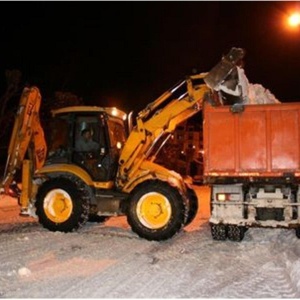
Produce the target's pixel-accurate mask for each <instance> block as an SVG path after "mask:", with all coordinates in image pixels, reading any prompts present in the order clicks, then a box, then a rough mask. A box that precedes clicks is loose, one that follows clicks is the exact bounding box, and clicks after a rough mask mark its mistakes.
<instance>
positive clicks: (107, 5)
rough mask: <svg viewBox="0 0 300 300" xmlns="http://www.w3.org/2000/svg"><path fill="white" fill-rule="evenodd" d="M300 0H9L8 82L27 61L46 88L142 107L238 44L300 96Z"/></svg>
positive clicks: (285, 97)
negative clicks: (297, 17) (297, 20)
mask: <svg viewBox="0 0 300 300" xmlns="http://www.w3.org/2000/svg"><path fill="white" fill-rule="evenodd" d="M297 6H298V8H300V2H246V1H241V2H227V1H224V2H222V1H221V2H218V1H211V2H205V1H199V2H195V1H193V2H187V1H182V2H171V1H170V2H169V1H167V2H158V1H157V2H156V1H154V2H135V1H133V2H124V1H121V2H115V1H113V2H102V1H99V2H97V1H91V2H86V1H82V2H71V1H70V2H68V1H67V2H59V1H58V2H55V1H54V2H42V1H41V2H38V1H37V2H35V1H33V2H23V1H21V2H1V3H0V11H1V18H0V32H1V47H0V54H1V55H0V57H1V58H0V88H1V93H3V91H4V88H5V76H4V72H5V70H6V69H13V68H17V69H19V70H21V72H22V74H23V80H24V81H26V82H28V83H29V84H35V85H37V86H38V87H39V88H40V90H41V93H42V96H45V95H51V94H53V93H54V92H55V91H57V90H63V91H70V92H72V93H74V94H76V95H78V96H80V97H82V98H83V99H84V101H85V103H86V104H91V105H99V106H118V107H119V108H121V109H123V110H125V111H126V112H128V111H129V110H132V109H134V110H140V109H142V108H143V107H144V106H145V105H146V104H148V103H149V102H152V101H153V100H155V98H156V97H158V96H159V95H160V94H162V93H163V92H165V91H166V90H168V89H169V88H170V87H172V86H173V85H174V84H175V83H177V82H178V81H179V80H180V79H182V78H184V77H185V76H186V75H190V74H192V72H193V71H195V70H197V71H198V72H206V71H209V70H210V69H211V68H212V67H213V66H214V65H215V64H216V63H217V62H218V61H219V60H220V59H221V57H222V55H223V54H226V53H227V52H228V51H229V50H230V48H231V47H242V48H244V49H245V50H246V57H245V71H246V75H247V77H248V79H249V81H250V82H252V83H260V84H262V85H263V86H264V87H266V88H268V89H270V90H271V92H272V93H273V94H274V95H275V96H276V97H277V98H278V99H279V100H281V101H282V102H287V101H295V100H297V99H298V100H299V101H300V29H299V30H296V31H291V30H288V29H287V28H286V27H285V26H284V22H283V20H284V17H285V16H286V15H287V13H288V12H289V11H290V10H291V9H293V8H294V7H297Z"/></svg>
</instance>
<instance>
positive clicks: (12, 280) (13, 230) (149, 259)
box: [0, 188, 300, 298]
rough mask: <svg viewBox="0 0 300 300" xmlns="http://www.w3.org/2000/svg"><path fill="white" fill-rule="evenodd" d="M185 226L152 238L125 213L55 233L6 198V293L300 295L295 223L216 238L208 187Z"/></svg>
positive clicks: (0, 271)
mask: <svg viewBox="0 0 300 300" xmlns="http://www.w3.org/2000/svg"><path fill="white" fill-rule="evenodd" d="M197 194H198V196H199V198H201V200H200V201H201V202H200V203H201V209H200V211H199V213H198V215H197V218H196V219H195V221H194V222H193V223H192V224H190V225H189V226H188V227H187V228H186V230H185V231H184V232H181V233H179V234H178V235H176V236H175V237H173V238H172V239H170V240H168V241H165V242H149V241H146V240H144V239H141V238H139V237H138V236H137V235H135V234H134V233H133V232H131V230H130V228H129V226H128V225H127V222H126V219H125V218H124V217H118V218H112V219H110V220H109V221H107V222H106V223H105V224H97V223H88V224H87V225H86V226H85V227H84V228H83V229H81V230H80V231H79V232H76V233H67V234H66V233H53V232H49V231H47V230H46V229H43V228H42V227H41V226H40V225H39V224H38V223H37V222H36V221H34V220H32V219H23V218H21V217H19V216H18V207H17V204H16V200H15V199H12V198H8V197H5V198H2V199H0V263H1V267H0V298H1V297H2V298H48V297H50V298H300V240H299V239H297V238H296V236H295V232H294V230H285V229H258V228H251V229H249V230H248V231H247V232H246V235H245V238H244V240H243V241H242V242H241V243H235V242H230V241H226V242H219V241H213V240H212V238H211V236H210V229H209V226H208V222H207V220H208V217H209V209H208V207H209V206H208V198H209V190H208V189H207V188H197Z"/></svg>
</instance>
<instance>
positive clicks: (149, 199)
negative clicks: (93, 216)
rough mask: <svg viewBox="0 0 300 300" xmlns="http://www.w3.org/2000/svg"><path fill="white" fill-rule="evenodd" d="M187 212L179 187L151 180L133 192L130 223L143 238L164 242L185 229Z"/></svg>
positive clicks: (129, 211)
mask: <svg viewBox="0 0 300 300" xmlns="http://www.w3.org/2000/svg"><path fill="white" fill-rule="evenodd" d="M184 211H185V206H184V202H183V199H182V197H181V196H180V194H179V192H178V191H177V190H176V189H175V188H173V187H171V186H170V185H168V184H167V183H165V182H162V181H158V180H149V181H145V182H144V183H142V184H140V185H138V186H137V187H136V188H135V189H134V190H133V192H132V194H131V198H130V200H129V206H128V210H127V221H128V223H129V225H130V226H131V228H132V231H133V232H135V233H137V234H138V235H139V236H140V237H142V238H145V239H147V240H149V241H152V240H153V241H161V240H166V239H168V238H171V237H172V236H173V235H175V234H176V233H177V232H178V231H179V230H180V229H181V228H182V226H183V223H184Z"/></svg>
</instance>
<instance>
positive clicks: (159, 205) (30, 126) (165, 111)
mask: <svg viewBox="0 0 300 300" xmlns="http://www.w3.org/2000/svg"><path fill="white" fill-rule="evenodd" d="M240 57H241V51H240V49H236V48H233V49H232V50H231V52H230V53H229V54H228V55H227V56H225V57H224V58H223V59H222V61H221V62H220V63H219V64H218V65H217V67H216V68H214V69H212V71H211V72H210V73H200V74H196V75H193V76H189V77H187V78H186V79H184V80H182V81H181V82H179V83H178V84H177V85H175V86H174V87H173V88H171V89H170V90H168V91H166V92H165V93H163V94H162V95H161V96H160V97H159V98H158V99H156V100H155V101H154V102H152V103H150V104H148V105H147V107H146V108H145V109H143V110H142V111H140V112H139V113H138V115H137V118H136V122H135V126H134V127H133V128H131V126H129V128H128V126H127V125H126V124H128V123H131V122H125V120H126V117H127V115H126V114H125V113H124V112H123V111H121V110H119V109H117V108H114V107H110V108H107V107H106V108H103V107H94V106H73V107H65V108H61V109H57V110H54V111H52V116H53V118H52V122H51V125H50V129H51V130H50V131H49V132H50V133H49V134H47V143H46V141H45V140H46V139H45V136H44V131H43V128H42V126H41V125H40V122H39V107H40V102H41V95H40V92H39V90H38V88H37V87H31V88H25V89H24V91H23V94H22V96H21V100H20V105H19V110H18V114H17V117H16V120H15V124H14V129H13V133H12V136H11V141H10V145H9V150H8V159H7V164H6V169H5V174H4V178H3V181H2V184H1V187H2V190H3V192H6V193H7V192H8V190H9V189H10V188H12V182H13V179H14V176H15V173H16V170H17V169H19V168H21V167H22V189H21V191H20V193H19V203H20V206H21V214H22V215H29V216H37V217H38V220H39V222H40V223H41V224H42V225H43V226H44V227H45V228H47V229H49V230H51V231H62V232H70V231H73V230H76V229H78V228H80V227H81V226H83V225H84V224H85V223H86V222H87V221H88V220H89V217H92V216H101V217H109V216H120V215H126V216H127V220H128V223H129V225H130V226H131V228H132V231H133V232H135V233H136V234H137V235H138V236H140V237H142V238H145V239H147V240H155V241H160V240H166V239H168V238H171V237H172V236H174V235H175V234H176V233H178V232H179V231H180V230H181V229H182V228H183V227H185V226H186V225H188V224H190V223H191V222H192V221H193V219H194V217H195V215H196V213H197V209H198V199H197V196H196V194H195V192H194V190H193V189H192V187H191V186H190V185H189V184H188V183H187V182H185V181H184V180H183V178H182V177H181V176H180V175H179V174H177V173H175V172H174V171H171V170H168V169H166V168H164V167H162V166H160V165H158V164H156V163H155V158H156V156H157V153H158V152H159V150H160V149H161V148H162V147H163V146H164V144H165V143H166V141H167V140H168V138H169V137H170V136H171V134H172V133H173V132H174V130H175V128H176V126H177V125H178V124H179V123H182V122H183V121H185V120H186V119H188V118H189V117H191V116H193V115H194V114H196V113H197V112H198V111H199V110H201V107H202V103H203V100H204V98H205V97H206V96H207V95H208V94H209V93H211V88H210V87H209V86H208V84H206V83H205V82H204V81H203V80H204V78H205V79H206V80H207V82H209V83H210V84H211V83H213V84H217V82H221V81H222V80H223V79H224V77H225V76H226V75H227V74H228V72H230V70H231V69H232V68H233V67H234V66H235V63H236V62H237V61H238V60H239V59H240ZM84 130H88V131H89V132H90V133H91V136H92V139H93V140H94V142H96V143H97V145H98V148H97V149H93V150H91V151H80V150H78V147H77V143H78V141H79V140H80V139H81V138H82V136H81V134H82V131H84Z"/></svg>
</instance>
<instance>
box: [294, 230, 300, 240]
mask: <svg viewBox="0 0 300 300" xmlns="http://www.w3.org/2000/svg"><path fill="white" fill-rule="evenodd" d="M295 231H296V237H297V238H298V239H300V227H297V228H296V229H295Z"/></svg>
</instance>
